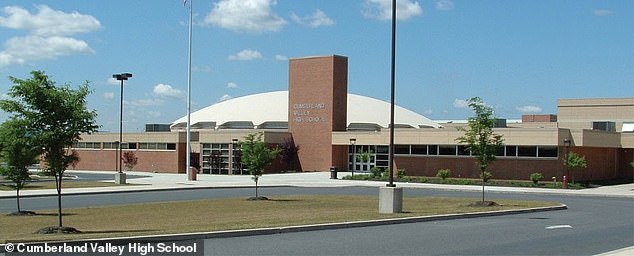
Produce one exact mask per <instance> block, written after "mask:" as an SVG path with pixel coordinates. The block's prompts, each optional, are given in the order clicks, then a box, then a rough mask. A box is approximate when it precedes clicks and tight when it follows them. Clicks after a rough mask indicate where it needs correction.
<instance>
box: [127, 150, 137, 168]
mask: <svg viewBox="0 0 634 256" xmlns="http://www.w3.org/2000/svg"><path fill="white" fill-rule="evenodd" d="M138 162H139V158H138V157H137V156H136V153H134V151H126V152H123V165H124V166H125V170H126V171H132V169H133V168H134V166H136V164H137V163H138Z"/></svg>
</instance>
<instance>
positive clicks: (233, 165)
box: [229, 138, 238, 174]
mask: <svg viewBox="0 0 634 256" xmlns="http://www.w3.org/2000/svg"><path fill="white" fill-rule="evenodd" d="M236 143H238V139H235V138H234V139H231V157H230V158H229V161H230V166H231V168H230V169H231V170H229V172H230V173H229V174H235V169H236V165H237V163H236Z"/></svg>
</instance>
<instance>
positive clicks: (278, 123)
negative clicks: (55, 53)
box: [74, 55, 634, 181]
mask: <svg viewBox="0 0 634 256" xmlns="http://www.w3.org/2000/svg"><path fill="white" fill-rule="evenodd" d="M288 81H289V82H288V91H276V92H266V93H260V94H255V95H249V96H244V97H240V98H234V99H230V100H227V101H223V102H220V103H217V104H214V105H211V106H208V107H206V108H203V109H201V110H198V111H196V112H193V113H192V114H191V124H192V125H191V130H192V136H191V137H192V138H191V140H192V142H191V143H192V152H193V153H192V155H193V158H192V163H193V164H192V165H195V166H199V173H201V174H227V175H238V174H246V171H245V169H244V167H243V166H242V165H241V161H240V157H241V154H240V148H239V142H240V141H242V140H243V139H244V137H245V136H246V135H248V134H251V133H255V132H263V134H264V140H265V142H266V143H268V144H270V145H272V146H274V145H277V146H280V147H287V148H289V145H292V146H295V147H296V148H297V151H296V156H294V157H293V158H292V159H289V158H288V157H279V158H278V159H277V160H276V161H275V162H274V163H273V165H271V166H270V167H269V168H268V170H267V171H268V172H284V171H304V172H313V171H322V172H323V171H329V170H330V168H331V167H336V168H337V169H338V170H342V171H352V170H354V171H355V172H364V171H365V172H367V171H369V170H370V169H372V168H374V167H380V168H386V167H387V166H388V155H389V146H388V145H389V123H390V122H389V120H390V108H389V107H390V104H389V103H388V102H385V101H381V100H377V99H373V98H369V97H365V96H361V95H355V94H350V93H348V59H347V57H343V56H337V55H333V56H319V57H304V58H293V59H290V60H289V80H288ZM465 125H466V123H464V122H462V123H460V122H444V123H437V122H434V121H432V120H430V119H428V118H426V117H424V116H422V115H420V114H418V113H415V112H413V111H410V110H408V109H405V108H402V107H398V106H397V107H396V109H395V125H394V128H395V136H394V142H395V147H394V154H395V155H394V164H395V167H396V168H398V169H404V170H405V172H406V174H407V175H421V176H435V175H436V173H437V171H438V170H439V169H451V171H452V176H455V177H465V178H469V177H471V178H476V177H479V175H480V172H479V170H478V168H477V166H476V165H475V162H474V158H473V157H471V156H470V152H469V151H468V150H466V148H465V145H460V144H459V143H457V142H456V138H458V137H459V136H462V134H463V133H462V132H460V131H458V130H457V129H456V127H458V126H465ZM185 129H186V117H182V118H180V119H178V120H176V121H174V122H173V123H171V124H148V125H146V131H145V132H136V133H124V134H123V142H122V143H121V146H122V148H123V150H124V151H135V152H136V156H137V157H138V158H139V160H138V164H137V166H136V167H134V170H135V171H147V172H172V173H185V171H186V166H185V165H186V164H185V161H186V154H187V152H186V151H187V150H186V136H185ZM494 130H495V132H496V133H498V134H501V135H503V138H504V144H505V145H504V147H503V148H502V149H500V150H499V152H498V157H497V160H496V161H495V162H494V163H492V164H491V165H490V168H489V169H490V171H491V172H492V173H493V175H494V177H495V178H497V179H520V180H527V179H529V175H530V174H531V173H533V172H541V173H543V174H544V176H545V177H558V180H560V179H561V177H562V176H563V175H567V176H568V177H574V179H575V180H577V181H585V180H609V179H632V178H633V176H634V175H633V174H634V168H633V167H632V166H631V165H630V163H631V162H633V161H634V98H610V99H560V100H558V102H557V113H556V114H549V115H524V116H522V120H521V122H519V121H517V122H515V121H514V122H510V121H509V122H507V121H506V120H503V119H500V120H497V122H496V128H495V129H494ZM118 140H119V134H118V133H94V134H90V135H83V136H82V140H81V141H80V142H79V143H77V144H76V145H75V146H74V149H75V150H76V151H77V152H78V154H79V156H80V159H81V160H80V162H79V163H78V164H77V165H76V166H75V167H74V168H75V169H79V170H113V172H114V171H115V170H116V162H117V147H118ZM290 148H292V147H290ZM567 152H576V153H579V154H581V155H583V156H585V157H586V159H587V163H588V166H587V168H585V169H579V170H570V169H568V168H566V167H565V166H564V165H563V160H562V158H563V156H564V155H565V154H566V153H567ZM360 154H364V155H366V156H368V155H369V158H367V157H366V158H365V159H364V160H363V161H361V160H360V158H359V157H356V155H360ZM290 156H293V154H290Z"/></svg>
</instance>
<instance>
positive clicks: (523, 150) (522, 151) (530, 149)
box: [517, 146, 537, 157]
mask: <svg viewBox="0 0 634 256" xmlns="http://www.w3.org/2000/svg"><path fill="white" fill-rule="evenodd" d="M517 156H521V157H536V156H537V147H535V146H517Z"/></svg>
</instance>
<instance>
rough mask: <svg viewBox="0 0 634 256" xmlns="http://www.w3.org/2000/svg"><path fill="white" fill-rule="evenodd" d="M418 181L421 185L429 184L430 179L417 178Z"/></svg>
mask: <svg viewBox="0 0 634 256" xmlns="http://www.w3.org/2000/svg"><path fill="white" fill-rule="evenodd" d="M416 181H417V182H420V183H427V182H429V178H427V177H416Z"/></svg>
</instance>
